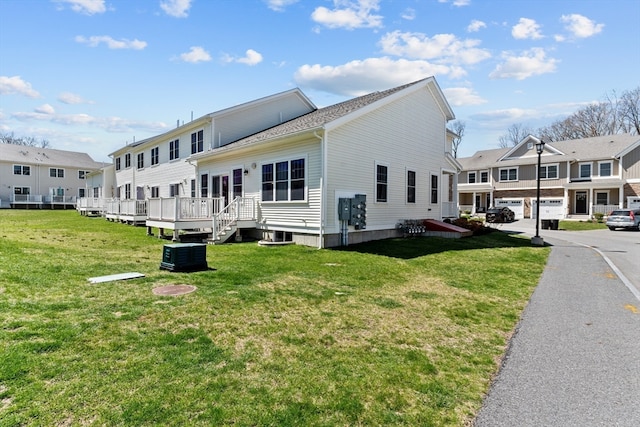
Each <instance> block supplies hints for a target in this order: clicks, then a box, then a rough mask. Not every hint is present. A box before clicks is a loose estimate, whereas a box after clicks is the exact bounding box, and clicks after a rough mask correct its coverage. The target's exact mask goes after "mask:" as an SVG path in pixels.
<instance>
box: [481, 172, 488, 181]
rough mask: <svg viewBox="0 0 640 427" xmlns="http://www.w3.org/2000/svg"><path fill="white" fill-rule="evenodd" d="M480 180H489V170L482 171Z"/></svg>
mask: <svg viewBox="0 0 640 427" xmlns="http://www.w3.org/2000/svg"><path fill="white" fill-rule="evenodd" d="M480 182H489V171H482V172H480Z"/></svg>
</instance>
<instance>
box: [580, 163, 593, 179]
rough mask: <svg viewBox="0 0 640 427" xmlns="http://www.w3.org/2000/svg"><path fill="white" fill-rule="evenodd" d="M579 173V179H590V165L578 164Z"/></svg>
mask: <svg viewBox="0 0 640 427" xmlns="http://www.w3.org/2000/svg"><path fill="white" fill-rule="evenodd" d="M579 171H580V172H579V173H580V179H589V178H591V163H580V165H579Z"/></svg>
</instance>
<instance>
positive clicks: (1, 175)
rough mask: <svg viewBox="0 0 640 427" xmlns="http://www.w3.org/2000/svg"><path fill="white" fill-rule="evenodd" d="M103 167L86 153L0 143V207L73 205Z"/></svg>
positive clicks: (59, 206)
mask: <svg viewBox="0 0 640 427" xmlns="http://www.w3.org/2000/svg"><path fill="white" fill-rule="evenodd" d="M102 166H103V164H102V163H98V162H95V161H93V159H92V158H91V157H89V155H88V154H86V153H79V152H75V151H64V150H54V149H49V148H38V147H30V146H22V145H13V144H0V206H2V207H14V208H16V207H25V208H28V207H38V208H43V207H44V208H56V207H57V208H74V207H75V204H76V200H77V198H79V197H85V195H86V179H85V178H86V176H87V174H89V173H90V172H93V171H96V170H98V169H100V168H101V167H102Z"/></svg>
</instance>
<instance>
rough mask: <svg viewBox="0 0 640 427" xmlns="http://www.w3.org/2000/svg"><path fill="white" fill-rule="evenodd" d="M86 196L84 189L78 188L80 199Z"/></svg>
mask: <svg viewBox="0 0 640 427" xmlns="http://www.w3.org/2000/svg"><path fill="white" fill-rule="evenodd" d="M85 194H86V192H85V189H84V188H78V197H84V196H85Z"/></svg>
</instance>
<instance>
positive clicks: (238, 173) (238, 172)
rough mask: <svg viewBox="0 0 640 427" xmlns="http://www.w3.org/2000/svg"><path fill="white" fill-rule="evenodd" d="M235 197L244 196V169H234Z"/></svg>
mask: <svg viewBox="0 0 640 427" xmlns="http://www.w3.org/2000/svg"><path fill="white" fill-rule="evenodd" d="M232 185H233V198H234V199H235V198H236V197H242V169H234V170H233V181H232Z"/></svg>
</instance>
